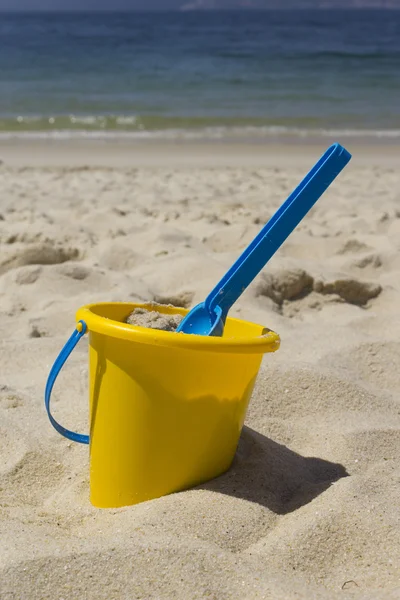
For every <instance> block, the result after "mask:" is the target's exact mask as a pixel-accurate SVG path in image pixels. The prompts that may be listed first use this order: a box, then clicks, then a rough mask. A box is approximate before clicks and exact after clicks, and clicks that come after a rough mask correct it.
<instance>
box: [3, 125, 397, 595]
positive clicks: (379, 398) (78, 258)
mask: <svg viewBox="0 0 400 600" xmlns="http://www.w3.org/2000/svg"><path fill="white" fill-rule="evenodd" d="M332 141H339V142H341V143H342V144H343V145H344V146H345V147H346V148H347V149H348V150H349V151H350V152H351V153H352V154H353V159H352V161H351V162H350V163H349V165H348V166H347V167H346V169H345V170H344V171H343V173H342V174H340V175H339V177H338V178H337V180H336V181H335V182H334V183H333V184H332V186H331V187H330V188H329V189H328V191H327V192H326V193H325V194H324V195H323V197H322V198H321V199H320V200H319V201H318V203H317V204H316V206H315V207H314V208H313V209H312V210H311V211H310V213H309V214H308V215H307V216H306V218H305V219H304V220H303V221H302V223H301V224H300V225H299V226H298V228H297V229H296V230H295V231H294V232H293V233H292V235H291V236H290V238H289V239H288V240H287V241H286V242H285V244H284V245H283V246H282V247H281V249H280V250H279V252H278V253H277V254H276V255H275V256H274V257H273V258H272V259H271V261H270V262H269V263H268V265H267V267H265V269H264V270H263V272H262V273H261V274H260V275H259V276H258V277H257V279H256V280H255V281H254V282H253V283H252V284H251V286H250V287H249V288H248V289H247V290H246V291H245V293H244V294H243V295H242V297H241V298H240V300H239V301H238V302H237V303H236V304H235V305H234V307H233V308H232V309H231V312H230V315H231V316H235V317H238V318H242V319H246V320H249V321H253V322H255V323H260V324H262V325H265V327H268V328H270V329H272V330H274V331H276V332H277V333H278V334H279V335H280V337H281V347H280V349H279V350H278V351H277V352H276V353H274V354H267V355H266V356H265V357H264V359H263V362H262V367H261V370H260V373H259V376H258V379H257V382H256V386H255V389H254V393H253V396H252V399H251V402H250V406H249V410H248V414H247V418H246V422H245V427H244V429H243V432H242V436H241V440H240V443H239V446H238V449H237V453H236V456H235V459H234V462H233V465H232V467H231V469H230V470H229V471H228V472H227V473H226V474H224V475H222V476H220V477H218V478H216V479H214V480H212V481H210V482H207V483H205V484H202V485H200V486H198V487H196V488H194V489H191V490H188V491H183V492H180V493H176V494H172V495H169V496H166V497H162V498H159V499H155V500H152V501H149V502H144V503H142V504H138V505H136V506H131V507H123V508H119V509H97V508H94V507H93V506H91V504H90V502H89V455H88V448H87V446H82V445H79V444H75V443H72V442H70V441H68V440H66V439H64V438H63V437H61V436H60V435H59V434H58V433H57V432H56V431H55V430H54V429H53V428H52V427H51V424H50V423H49V421H48V418H47V414H46V411H45V407H44V387H45V384H46V379H47V375H48V373H49V370H50V368H51V366H52V364H53V362H54V360H55V358H56V356H57V354H58V353H59V351H60V350H61V348H62V346H63V344H64V343H65V342H66V340H67V339H68V337H69V336H70V334H71V333H72V331H73V329H74V327H75V313H76V310H77V309H78V308H79V307H80V306H83V305H85V304H88V303H92V302H102V301H118V302H139V303H141V302H147V301H156V302H159V303H166V304H168V303H171V304H175V305H178V306H183V307H186V308H189V307H191V306H194V305H195V304H196V303H197V302H199V301H201V300H203V299H204V298H205V296H206V295H207V293H208V292H209V291H210V290H211V289H212V287H213V286H214V284H215V283H216V282H217V281H218V280H219V278H220V277H221V276H222V275H223V273H224V272H225V270H226V269H227V268H228V267H229V266H230V265H231V264H232V263H233V261H234V260H235V259H236V258H237V256H238V255H239V254H240V252H241V251H242V250H243V249H244V248H245V247H246V245H247V244H248V243H249V242H250V241H251V239H252V238H253V237H254V236H255V235H256V233H257V232H258V231H259V230H260V229H261V227H262V226H263V224H264V223H265V222H266V221H267V220H268V219H269V218H270V216H271V215H272V214H273V213H274V212H275V210H276V209H277V208H278V207H279V206H280V204H281V203H282V202H283V201H284V200H285V199H286V197H287V196H288V195H289V193H290V192H291V191H292V190H293V189H294V188H295V187H296V185H297V184H298V183H299V182H300V180H301V179H302V178H303V177H304V175H305V174H306V173H307V172H308V170H309V169H310V168H311V167H312V166H313V164H314V163H315V162H316V161H317V160H318V158H319V157H320V156H321V154H322V153H323V152H324V151H325V149H326V148H327V147H328V145H329V144H330V143H331V142H332ZM0 160H1V161H2V162H1V164H0V183H1V190H2V194H1V195H2V200H1V205H0V207H1V208H0V307H1V308H0V312H1V318H0V336H1V339H0V352H1V359H0V429H1V435H0V456H1V461H0V532H1V533H0V597H1V598H2V600H3V599H4V600H11V599H12V600H14V599H19V598H21V599H22V598H23V599H25V598H29V599H32V600H36V599H38V600H39V599H40V600H44V599H51V600H61V599H64V600H67V599H72V598H85V599H89V600H91V599H96V600H97V599H104V600H113V599H125V598H126V599H127V600H128V599H129V600H131V599H135V600H136V599H137V600H139V599H140V598H141V599H146V600H147V599H157V600H158V599H164V598H165V599H170V598H171V599H172V598H174V599H179V600H187V599H197V598H199V599H200V598H201V599H202V598H212V599H215V600H222V599H223V600H225V599H226V600H228V599H229V600H230V599H237V598H242V599H246V600H253V599H254V600H257V599H268V600H269V599H274V600H280V599H284V600H286V599H288V600H295V599H296V600H298V599H301V600H303V599H304V600H310V599H314V598H315V599H323V600H325V599H331V598H336V597H337V598H339V597H340V598H347V597H348V598H356V599H359V600H361V599H362V600H366V599H370V600H379V599H382V600H388V599H394V598H400V512H399V489H400V488H399V484H400V468H399V458H400V402H399V392H400V378H399V373H398V371H399V364H400V362H399V361H400V342H399V336H400V321H399V318H398V311H399V303H400V277H399V275H400V192H399V190H400V170H399V165H400V150H399V147H398V145H397V144H396V143H395V140H393V141H391V140H390V139H386V140H379V139H375V140H373V141H371V140H368V139H361V138H360V139H353V138H343V139H337V140H333V139H329V138H323V137H316V138H315V139H310V138H307V139H306V140H302V139H299V138H296V139H295V140H289V139H283V138H282V137H277V138H276V139H275V138H270V139H269V140H268V142H266V141H264V142H260V141H259V142H254V141H251V140H249V141H248V142H246V143H245V142H243V141H241V142H240V143H237V144H235V143H229V144H227V143H224V142H223V141H221V142H215V141H214V142H207V141H202V142H195V141H191V142H188V141H186V142H185V141H175V142H168V141H164V142H162V143H161V142H160V141H152V142H150V141H148V142H138V141H136V142H135V141H133V140H125V141H123V140H119V141H115V140H114V141H112V140H108V141H106V140H87V139H86V140H84V139H83V140H77V139H71V140H64V141H60V140H56V139H55V140H38V139H18V138H15V139H9V140H4V139H2V140H1V142H0ZM53 411H54V415H55V417H56V418H57V419H58V420H59V421H61V422H62V423H63V425H65V426H66V427H69V428H71V429H73V430H76V431H79V432H82V433H87V432H88V429H89V422H88V365H87V339H86V338H85V339H84V340H83V341H82V342H81V343H80V344H79V345H78V347H77V348H76V349H75V350H74V352H73V354H72V355H71V358H70V359H69V361H68V363H67V364H66V366H65V367H64V369H63V372H62V374H61V375H60V377H59V379H58V381H57V383H56V385H55V388H54V392H53Z"/></svg>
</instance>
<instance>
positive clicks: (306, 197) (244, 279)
mask: <svg viewBox="0 0 400 600" xmlns="http://www.w3.org/2000/svg"><path fill="white" fill-rule="evenodd" d="M350 159H351V154H350V153H349V152H348V151H347V150H346V149H345V148H343V146H341V145H340V144H333V145H332V146H330V147H329V148H328V150H327V151H326V152H325V154H323V155H322V156H321V158H320V159H319V161H318V162H317V163H316V165H315V166H314V167H313V168H312V169H311V171H310V172H309V173H308V174H307V175H306V177H305V178H304V179H303V181H302V182H301V183H300V184H299V185H298V186H297V188H296V189H295V190H294V191H293V192H292V193H291V194H290V196H289V198H288V199H287V200H286V201H285V202H284V203H283V204H282V206H281V207H280V208H279V209H278V210H277V212H276V213H275V214H274V215H273V216H272V217H271V218H270V220H269V221H268V223H267V224H266V225H264V227H263V228H262V229H261V231H260V233H259V234H258V235H257V236H256V237H255V238H254V240H253V241H252V242H251V243H250V244H249V246H247V248H246V249H245V250H244V252H243V253H242V254H241V256H239V258H238V259H237V261H236V262H235V263H234V264H233V265H232V267H231V268H230V269H229V271H227V273H226V274H225V275H224V276H223V278H222V279H221V281H220V282H219V283H217V285H216V286H215V288H214V289H213V290H212V292H211V293H210V294H209V295H208V296H207V298H206V299H205V301H204V302H201V303H200V304H198V305H197V306H195V307H194V308H193V309H192V310H191V311H190V312H189V313H188V314H187V315H186V317H185V318H184V319H183V320H182V321H181V322H180V324H179V326H178V328H177V330H176V331H177V332H182V333H193V334H197V335H214V336H221V335H222V334H223V332H224V325H225V320H226V317H227V315H228V312H229V309H230V308H231V306H232V305H233V304H234V303H235V302H236V300H237V299H238V298H239V296H240V295H241V294H242V293H243V292H244V290H245V289H246V288H247V286H248V285H249V284H250V283H251V282H252V281H253V279H254V278H255V277H256V275H258V273H259V272H260V271H261V269H262V268H263V267H264V266H265V265H266V263H267V262H268V261H269V259H270V258H271V257H272V256H273V255H274V254H275V252H276V251H277V250H278V248H279V247H280V246H281V245H282V244H283V242H284V241H285V240H286V238H287V237H288V236H289V235H290V234H291V232H292V231H293V229H294V228H295V227H297V225H298V224H299V223H300V221H301V220H302V219H303V218H304V217H305V215H306V214H307V213H308V211H309V210H310V208H312V206H313V205H314V204H315V203H316V201H317V200H318V198H319V197H320V196H322V194H323V193H324V192H325V190H326V189H327V188H328V187H329V186H330V185H331V183H332V182H333V180H334V179H335V178H336V177H337V175H339V173H340V172H341V171H342V169H344V167H345V166H346V165H347V163H348V162H349V160H350Z"/></svg>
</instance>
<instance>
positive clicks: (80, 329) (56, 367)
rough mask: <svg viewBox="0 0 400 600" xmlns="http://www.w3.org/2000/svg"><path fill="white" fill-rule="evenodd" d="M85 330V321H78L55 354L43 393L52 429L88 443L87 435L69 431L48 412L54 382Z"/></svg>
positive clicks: (82, 442)
mask: <svg viewBox="0 0 400 600" xmlns="http://www.w3.org/2000/svg"><path fill="white" fill-rule="evenodd" d="M86 332H87V325H86V323H85V321H78V323H77V325H76V329H75V331H74V332H73V334H72V335H71V337H70V338H69V340H68V341H67V343H66V344H65V346H64V347H63V349H62V350H61V352H60V354H59V355H58V356H57V358H56V360H55V362H54V364H53V366H52V368H51V371H50V373H49V376H48V378H47V383H46V390H45V394H44V399H45V400H44V401H45V406H46V410H47V414H48V417H49V419H50V423H51V424H52V425H53V427H54V429H56V430H57V431H58V433H61V435H63V436H64V437H66V438H68V439H69V440H72V441H73V442H79V443H80V444H88V443H89V436H88V435H83V434H81V433H75V432H74V431H70V430H69V429H65V427H63V426H62V425H60V424H59V423H57V421H56V420H55V418H54V417H53V415H52V414H51V412H50V397H51V392H52V390H53V386H54V383H55V381H56V379H57V377H58V374H59V372H60V371H61V369H62V368H63V366H64V365H65V363H66V361H67V359H68V357H69V355H70V354H71V352H72V350H73V349H74V348H75V346H76V345H77V343H78V342H79V340H80V339H81V338H82V337H83V336H84V335H85V333H86Z"/></svg>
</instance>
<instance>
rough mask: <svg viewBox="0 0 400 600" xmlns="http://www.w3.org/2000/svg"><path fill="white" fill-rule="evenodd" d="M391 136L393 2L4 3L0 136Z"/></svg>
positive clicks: (399, 29) (397, 31) (399, 43)
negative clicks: (140, 6)
mask: <svg viewBox="0 0 400 600" xmlns="http://www.w3.org/2000/svg"><path fill="white" fill-rule="evenodd" d="M327 130H328V131H340V132H341V133H342V135H343V134H345V133H346V132H347V133H352V132H355V131H357V132H359V133H360V134H370V135H377V136H393V137H394V136H400V11H384V10H380V11H374V10H357V11H350V10H349V11H343V10H341V11H339V10H329V11H328V10H320V11H307V10H302V11H268V12H255V11H248V12H214V11H213V12H196V13H195V12H192V13H189V12H187V13H178V12H177V13H172V12H171V13H126V14H123V13H120V14H118V13H114V14H100V13H97V14H95V13H92V14H89V13H87V14H78V13H75V14H74V13H72V14H67V13H64V14H59V13H58V14H56V13H54V14H40V13H39V14H33V13H32V14H28V15H17V14H6V15H4V14H3V15H1V18H0V135H1V136H3V137H4V136H10V135H12V136H13V135H21V134H22V135H26V134H29V135H38V136H43V135H53V136H71V135H85V136H90V135H91V136H104V135H128V136H135V137H151V136H160V137H176V136H183V137H185V136H187V137H202V136H210V137H213V136H215V137H223V136H228V135H239V136H240V135H251V136H268V135H271V134H274V135H276V134H278V135H285V134H295V135H299V136H301V135H304V136H306V135H310V134H316V133H321V132H324V131H327Z"/></svg>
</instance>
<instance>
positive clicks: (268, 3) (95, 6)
mask: <svg viewBox="0 0 400 600" xmlns="http://www.w3.org/2000/svg"><path fill="white" fill-rule="evenodd" d="M302 6H306V7H320V6H323V7H326V6H332V7H334V6H340V7H343V6H345V7H350V6H357V7H363V6H374V7H381V8H399V9H400V0H0V10H78V9H80V10H160V9H164V10H166V9H183V10H200V9H205V8H207V9H216V8H217V9H218V8H245V7H247V8H269V7H274V8H277V7H279V8H285V7H287V8H293V7H299V8H301V7H302Z"/></svg>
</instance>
